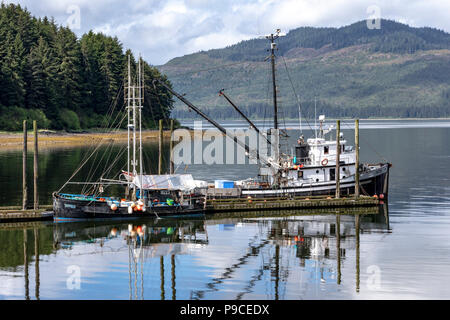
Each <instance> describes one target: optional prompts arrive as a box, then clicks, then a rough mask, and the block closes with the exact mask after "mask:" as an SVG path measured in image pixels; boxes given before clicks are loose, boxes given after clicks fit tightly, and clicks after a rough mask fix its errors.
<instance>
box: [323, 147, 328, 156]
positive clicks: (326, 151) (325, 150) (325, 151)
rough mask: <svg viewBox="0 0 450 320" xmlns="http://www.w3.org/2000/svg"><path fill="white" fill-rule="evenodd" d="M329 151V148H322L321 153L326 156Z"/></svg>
mask: <svg viewBox="0 0 450 320" xmlns="http://www.w3.org/2000/svg"><path fill="white" fill-rule="evenodd" d="M329 150H330V147H329V146H325V147H323V153H324V154H328V152H329Z"/></svg>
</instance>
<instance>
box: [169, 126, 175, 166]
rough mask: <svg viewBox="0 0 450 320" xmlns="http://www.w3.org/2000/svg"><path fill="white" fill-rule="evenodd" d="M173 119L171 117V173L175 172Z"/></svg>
mask: <svg viewBox="0 0 450 320" xmlns="http://www.w3.org/2000/svg"><path fill="white" fill-rule="evenodd" d="M172 136H173V119H170V143H169V145H170V174H173V173H174V171H175V170H174V164H173V140H172Z"/></svg>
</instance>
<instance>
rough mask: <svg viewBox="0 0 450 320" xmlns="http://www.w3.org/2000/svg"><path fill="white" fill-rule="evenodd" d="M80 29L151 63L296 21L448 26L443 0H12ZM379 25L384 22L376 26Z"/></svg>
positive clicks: (448, 8)
mask: <svg viewBox="0 0 450 320" xmlns="http://www.w3.org/2000/svg"><path fill="white" fill-rule="evenodd" d="M3 1H4V2H7V3H18V4H21V5H22V6H24V7H26V8H27V9H28V11H30V12H31V14H32V15H34V16H38V17H44V16H48V17H54V19H55V20H56V22H57V23H58V24H60V25H64V26H66V25H68V26H69V27H70V28H71V29H72V30H73V31H74V32H75V33H76V34H77V35H78V36H81V35H82V34H83V33H85V32H88V31H89V30H94V31H96V32H102V33H104V34H107V35H110V36H117V37H118V39H119V40H120V41H121V42H122V44H123V45H124V48H131V49H132V50H133V52H134V53H135V54H139V53H141V54H142V56H143V57H144V59H145V60H146V61H148V62H149V63H150V64H152V65H161V64H164V63H166V62H167V61H169V60H170V59H172V58H175V57H179V56H183V55H185V54H190V53H195V52H198V51H201V50H209V49H215V48H223V47H226V46H228V45H232V44H235V43H237V42H239V41H242V40H248V39H252V38H256V37H259V36H263V35H266V34H270V33H273V32H274V31H275V30H276V29H281V31H282V32H285V33H287V32H289V30H291V29H295V28H298V27H301V26H313V27H340V26H343V25H349V24H351V23H354V22H357V21H361V20H366V19H372V18H378V17H381V18H385V19H392V20H396V21H399V22H402V23H406V24H409V25H410V26H414V27H423V26H428V27H433V28H437V29H440V30H444V31H446V32H450V19H449V18H450V1H448V0H228V1H227V0H165V1H163V0H135V1H123V0H39V1H36V0H16V1H5V0H3ZM381 27H382V26H381Z"/></svg>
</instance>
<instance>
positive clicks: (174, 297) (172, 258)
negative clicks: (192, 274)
mask: <svg viewBox="0 0 450 320" xmlns="http://www.w3.org/2000/svg"><path fill="white" fill-rule="evenodd" d="M170 261H171V263H172V300H176V298H177V289H175V255H174V254H173V255H172V257H171V259H170Z"/></svg>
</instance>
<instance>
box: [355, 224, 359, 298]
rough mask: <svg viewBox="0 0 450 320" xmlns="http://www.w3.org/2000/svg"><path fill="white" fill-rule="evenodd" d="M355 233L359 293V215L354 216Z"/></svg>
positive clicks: (357, 290) (357, 287)
mask: <svg viewBox="0 0 450 320" xmlns="http://www.w3.org/2000/svg"><path fill="white" fill-rule="evenodd" d="M355 231H356V292H359V280H360V279H359V278H360V275H359V215H356V216H355Z"/></svg>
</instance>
